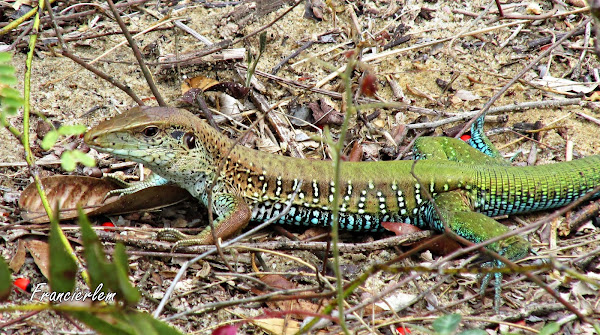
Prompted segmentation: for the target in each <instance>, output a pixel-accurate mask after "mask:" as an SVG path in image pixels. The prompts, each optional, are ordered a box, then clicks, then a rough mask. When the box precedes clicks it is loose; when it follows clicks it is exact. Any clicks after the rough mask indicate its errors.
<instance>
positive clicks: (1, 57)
mask: <svg viewBox="0 0 600 335" xmlns="http://www.w3.org/2000/svg"><path fill="white" fill-rule="evenodd" d="M11 60H12V54H11V53H10V52H0V63H8V62H10V61H11Z"/></svg>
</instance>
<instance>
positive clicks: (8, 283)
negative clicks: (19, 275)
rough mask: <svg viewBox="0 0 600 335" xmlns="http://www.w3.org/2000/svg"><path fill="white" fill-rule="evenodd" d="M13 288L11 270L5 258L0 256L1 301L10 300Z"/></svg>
mask: <svg viewBox="0 0 600 335" xmlns="http://www.w3.org/2000/svg"><path fill="white" fill-rule="evenodd" d="M11 287H12V280H10V269H9V268H8V265H7V264H6V261H4V257H2V256H0V301H4V300H6V299H8V296H9V295H10V289H11Z"/></svg>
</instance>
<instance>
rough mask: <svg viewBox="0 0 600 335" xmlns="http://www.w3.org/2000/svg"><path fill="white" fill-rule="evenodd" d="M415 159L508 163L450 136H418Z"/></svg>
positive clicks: (414, 150)
mask: <svg viewBox="0 0 600 335" xmlns="http://www.w3.org/2000/svg"><path fill="white" fill-rule="evenodd" d="M413 152H414V155H415V158H416V159H441V160H450V161H454V162H459V163H466V164H487V165H509V162H507V161H505V160H504V159H502V158H501V157H490V156H488V155H485V154H484V153H482V152H480V151H479V150H477V149H476V148H474V147H472V146H470V145H468V144H467V143H465V142H464V141H462V140H459V139H456V138H450V137H428V136H425V137H420V138H418V139H417V140H416V141H415V145H414V148H413Z"/></svg>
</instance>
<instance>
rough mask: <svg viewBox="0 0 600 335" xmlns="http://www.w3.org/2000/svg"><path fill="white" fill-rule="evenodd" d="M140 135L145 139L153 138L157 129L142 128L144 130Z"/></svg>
mask: <svg viewBox="0 0 600 335" xmlns="http://www.w3.org/2000/svg"><path fill="white" fill-rule="evenodd" d="M142 133H143V134H144V136H146V137H154V136H156V134H158V127H155V126H149V127H146V128H144V130H142Z"/></svg>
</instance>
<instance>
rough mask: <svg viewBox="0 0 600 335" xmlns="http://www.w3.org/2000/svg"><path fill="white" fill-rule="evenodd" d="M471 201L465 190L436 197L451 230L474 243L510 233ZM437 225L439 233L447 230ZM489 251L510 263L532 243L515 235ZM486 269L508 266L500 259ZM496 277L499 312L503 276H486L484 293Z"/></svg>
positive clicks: (521, 256)
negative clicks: (473, 209)
mask: <svg viewBox="0 0 600 335" xmlns="http://www.w3.org/2000/svg"><path fill="white" fill-rule="evenodd" d="M468 199H469V198H468V196H467V194H466V193H465V192H464V191H452V192H446V193H443V194H440V195H438V196H436V197H435V203H436V205H437V206H438V208H439V210H440V215H441V219H442V220H443V221H444V222H446V224H447V225H448V228H449V229H450V230H452V231H453V232H454V233H456V234H457V235H459V236H461V237H464V238H465V239H467V240H469V241H471V242H474V243H481V242H483V241H486V240H489V239H491V238H495V237H498V236H502V235H504V234H506V233H507V232H509V228H508V227H506V226H504V225H502V224H501V223H499V222H498V221H496V220H494V219H492V218H489V217H487V216H486V215H484V214H481V213H477V212H473V211H472V209H471V206H470V204H469V201H468ZM436 226H437V227H436V228H437V230H443V223H441V222H438V223H437V224H436ZM486 248H488V249H489V250H491V251H494V252H496V253H498V254H500V255H502V256H504V257H506V258H508V259H510V260H518V259H521V258H524V257H525V256H527V254H528V253H529V249H530V244H529V242H528V241H527V240H525V239H524V238H523V237H521V236H518V235H514V236H510V237H507V238H504V239H502V240H500V241H496V242H494V243H491V244H489V245H487V246H486ZM486 266H487V267H498V268H499V267H503V266H504V264H503V263H502V262H500V261H498V260H493V261H491V262H489V263H487V264H486ZM492 275H493V276H494V279H495V281H494V288H495V295H494V307H495V309H498V308H499V307H500V304H501V302H502V299H501V296H500V294H501V290H502V286H501V284H502V273H500V272H496V273H493V274H492V273H488V274H486V275H484V276H483V279H482V282H481V293H483V292H484V291H485V288H486V287H487V285H488V283H489V281H490V279H491V278H492Z"/></svg>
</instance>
